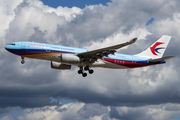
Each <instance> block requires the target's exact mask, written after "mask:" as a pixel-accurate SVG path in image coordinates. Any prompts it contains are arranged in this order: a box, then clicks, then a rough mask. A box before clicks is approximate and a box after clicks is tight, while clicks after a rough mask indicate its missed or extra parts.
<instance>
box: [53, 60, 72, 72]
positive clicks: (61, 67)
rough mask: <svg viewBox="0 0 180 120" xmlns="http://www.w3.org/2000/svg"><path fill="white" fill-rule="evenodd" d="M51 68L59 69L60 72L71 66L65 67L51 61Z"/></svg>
mask: <svg viewBox="0 0 180 120" xmlns="http://www.w3.org/2000/svg"><path fill="white" fill-rule="evenodd" d="M51 68H53V69H60V70H67V69H71V65H66V64H62V63H58V62H54V61H51Z"/></svg>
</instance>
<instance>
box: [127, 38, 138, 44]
mask: <svg viewBox="0 0 180 120" xmlns="http://www.w3.org/2000/svg"><path fill="white" fill-rule="evenodd" d="M137 39H138V38H134V39H132V40H131V41H129V42H130V43H134V42H136V40H137Z"/></svg>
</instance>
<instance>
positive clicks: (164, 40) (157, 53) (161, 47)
mask: <svg viewBox="0 0 180 120" xmlns="http://www.w3.org/2000/svg"><path fill="white" fill-rule="evenodd" d="M170 39H171V36H168V35H163V36H162V37H161V38H159V39H158V40H157V41H156V42H155V43H153V44H152V45H151V46H150V47H149V48H147V49H146V50H145V51H143V52H141V53H139V54H137V56H141V57H149V58H155V59H158V58H162V56H163V54H164V52H165V50H166V47H167V45H168V43H169V41H170Z"/></svg>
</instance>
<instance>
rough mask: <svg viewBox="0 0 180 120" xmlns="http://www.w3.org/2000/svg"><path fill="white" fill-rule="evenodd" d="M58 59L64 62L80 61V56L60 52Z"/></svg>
mask: <svg viewBox="0 0 180 120" xmlns="http://www.w3.org/2000/svg"><path fill="white" fill-rule="evenodd" d="M60 61H61V62H65V63H80V62H81V58H79V57H78V56H76V55H73V54H62V55H61V56H60Z"/></svg>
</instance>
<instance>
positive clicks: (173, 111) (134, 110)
mask: <svg viewBox="0 0 180 120" xmlns="http://www.w3.org/2000/svg"><path fill="white" fill-rule="evenodd" d="M179 115H180V106H179V104H171V103H167V104H160V105H148V106H142V107H126V106H124V107H112V106H111V107H110V106H102V105H99V104H84V103H69V104H66V105H63V106H44V107H41V108H33V109H25V110H23V112H22V114H20V115H17V116H16V117H15V118H13V117H12V116H11V115H10V114H9V115H7V116H5V117H3V118H2V120H4V119H7V118H8V119H9V118H11V119H12V120H14V119H16V120H24V119H26V120H31V119H36V120H38V119H53V120H58V119H63V120H72V119H76V120H77V119H78V120H93V119H95V120H106V119H108V120H131V119H134V120H144V119H147V120H161V119H162V120H174V119H175V118H177V117H178V116H179Z"/></svg>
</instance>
